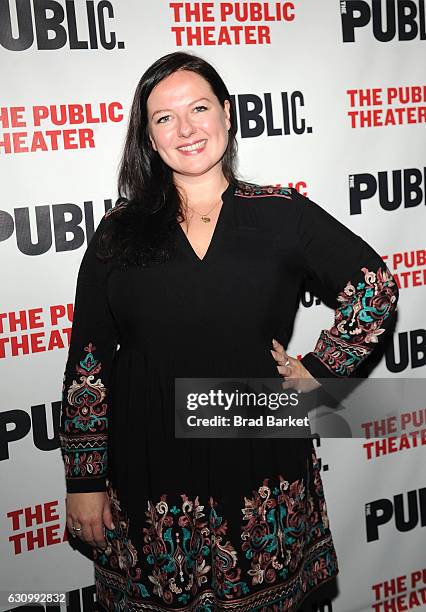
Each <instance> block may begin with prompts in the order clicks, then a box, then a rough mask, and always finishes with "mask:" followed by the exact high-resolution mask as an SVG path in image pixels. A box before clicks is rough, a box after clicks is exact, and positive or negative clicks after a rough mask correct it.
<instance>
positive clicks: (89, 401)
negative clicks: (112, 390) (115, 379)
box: [60, 342, 108, 478]
mask: <svg viewBox="0 0 426 612" xmlns="http://www.w3.org/2000/svg"><path fill="white" fill-rule="evenodd" d="M84 350H85V352H86V353H87V354H86V356H85V358H84V359H82V360H81V361H80V362H79V363H78V364H77V365H76V372H77V374H79V376H78V380H73V381H72V383H71V384H70V386H69V387H68V389H65V378H66V375H64V384H63V388H62V393H63V402H64V405H65V407H64V415H65V418H64V423H63V430H62V432H61V434H60V439H61V448H62V453H63V457H64V463H65V473H66V476H67V478H70V477H85V476H87V477H91V476H99V475H104V474H105V473H106V468H107V429H108V422H107V417H106V413H107V404H106V403H105V402H104V399H105V395H106V389H105V386H104V384H103V383H102V381H101V379H100V378H97V379H95V376H96V374H99V372H100V371H101V369H102V364H101V363H100V362H99V361H97V360H96V359H95V357H94V354H93V353H94V351H95V350H96V347H95V346H94V345H93V344H92V343H91V342H89V344H88V345H87V346H85V347H84Z"/></svg>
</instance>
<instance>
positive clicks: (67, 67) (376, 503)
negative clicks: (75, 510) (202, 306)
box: [0, 0, 426, 612]
mask: <svg viewBox="0 0 426 612" xmlns="http://www.w3.org/2000/svg"><path fill="white" fill-rule="evenodd" d="M425 39H426V24H425V2H424V0H388V1H386V2H385V1H384V0H383V1H382V2H381V1H380V0H377V1H376V0H373V1H372V0H368V1H367V0H365V1H364V0H354V1H351V0H347V1H345V0H340V1H338V0H328V1H327V2H317V1H316V0H304V1H302V0H295V1H294V2H275V1H274V2H252V1H248V2H247V1H246V2H244V1H241V2H239V1H236V0H231V1H229V2H220V1H217V0H215V1H212V2H168V1H165V0H143V1H142V0H120V1H118V0H87V1H86V0H66V1H65V0H9V1H8V0H0V70H1V79H0V83H1V91H0V171H1V203H0V254H1V268H0V269H1V304H0V368H1V393H0V460H1V461H0V469H1V482H2V487H1V491H2V495H1V499H0V533H1V539H0V563H1V573H0V576H1V578H0V580H1V585H0V590H1V591H11V592H13V591H15V592H20V591H27V592H28V591H44V590H54V591H67V592H69V593H70V606H69V609H70V610H71V611H84V612H87V611H89V610H92V609H93V602H94V587H93V571H92V570H93V566H92V563H91V562H90V560H89V559H87V558H85V557H84V556H83V555H82V553H80V552H79V551H76V550H73V549H72V548H71V546H70V543H69V542H68V540H67V536H66V531H65V515H64V497H65V487H64V476H63V468H62V460H61V458H60V451H59V446H58V422H59V410H60V396H61V386H62V376H63V369H64V366H65V361H66V356H67V347H68V342H69V337H70V330H71V325H72V318H73V298H74V291H75V282H76V274H77V270H78V266H79V263H80V261H81V258H82V256H83V253H84V250H85V248H86V245H87V241H88V239H89V238H90V237H91V236H92V234H93V231H94V228H95V227H96V225H97V223H98V222H99V220H100V218H101V216H102V215H103V213H104V212H105V210H106V209H108V208H109V207H111V205H112V204H113V203H114V200H115V198H116V196H117V191H116V177H117V165H118V161H119V157H120V153H121V149H122V145H123V139H124V135H125V130H126V122H127V117H128V112H129V106H130V102H131V99H132V96H133V92H134V89H135V87H136V84H137V82H138V80H139V78H140V76H141V74H142V73H143V72H144V71H145V69H146V68H147V67H148V66H149V65H150V64H151V63H152V62H153V61H154V60H156V59H157V58H159V57H160V56H162V55H165V54H166V53H169V52H171V51H174V50H186V51H190V52H192V53H195V54H199V55H201V56H202V57H204V58H206V59H207V60H209V61H210V62H212V63H213V64H214V66H215V67H216V68H217V69H218V71H219V72H220V73H221V75H222V76H223V78H224V80H225V82H226V83H227V85H228V88H229V90H230V92H231V94H232V98H233V100H234V102H235V105H236V109H237V116H238V126H239V129H238V139H239V162H240V163H239V168H240V173H241V177H242V178H244V179H246V180H248V181H253V182H260V183H268V184H269V183H275V184H277V183H280V184H282V185H290V186H294V187H296V188H297V189H299V191H300V192H301V193H303V194H304V195H308V196H309V197H310V198H311V199H312V200H314V201H316V202H318V203H319V204H320V205H321V206H323V207H324V208H326V209H327V210H328V211H329V212H330V213H331V214H333V215H334V216H335V217H337V218H338V219H339V220H340V221H342V222H343V223H344V224H345V225H347V226H349V227H350V228H351V229H352V230H353V231H355V232H356V233H357V234H360V235H362V236H363V237H364V238H365V239H366V240H367V241H368V242H369V243H370V244H371V245H372V246H373V247H374V248H375V249H376V250H377V251H378V252H379V253H380V254H381V255H382V256H383V257H384V258H385V259H386V262H387V264H388V265H389V268H390V269H391V271H392V272H393V273H394V274H395V278H396V279H397V282H398V285H399V287H400V305H399V318H398V323H397V327H396V330H395V333H394V335H393V338H392V341H391V342H390V343H389V344H388V346H387V349H386V352H385V354H384V355H383V358H382V360H381V361H380V363H379V364H378V365H377V367H376V369H375V370H374V371H373V372H372V374H371V375H372V376H373V377H381V378H390V377H400V378H410V379H411V378H423V377H424V375H425V372H426V353H425V350H426V329H425V328H426V325H425V297H426V287H425V285H426V242H425V227H426V224H425V220H426V215H425V204H426V202H425V183H426V168H425V161H426V158H425V120H426V104H425V100H426V84H425V71H424V49H425ZM332 315H333V313H332V311H331V310H330V309H329V308H327V307H326V306H325V305H324V304H321V303H320V302H319V300H318V299H315V298H314V296H312V295H310V294H309V293H306V294H305V295H304V296H303V299H302V303H301V308H300V310H299V314H298V318H297V321H296V326H295V332H294V336H293V338H292V341H291V345H290V346H289V347H288V350H289V353H290V354H291V355H300V354H304V353H305V352H307V351H309V350H312V348H313V346H314V343H315V341H316V339H317V337H318V334H319V330H320V329H322V327H323V326H325V327H330V325H331V322H332ZM425 412H426V411H425V410H423V411H421V410H418V411H417V412H416V413H415V414H413V420H412V425H413V426H412V429H413V430H414V431H416V432H417V433H416V434H415V435H414V434H413V435H410V436H407V435H406V436H405V438H399V437H395V438H393V439H392V441H391V442H389V441H388V442H387V444H382V445H377V444H373V443H371V441H370V443H369V442H368V441H367V440H363V439H352V440H349V439H347V440H343V439H342V440H336V439H330V438H327V439H320V440H318V441H317V450H318V455H319V457H320V458H321V461H322V476H323V481H324V486H325V491H326V497H327V502H328V508H329V514H330V522H331V528H332V531H333V534H334V538H335V543H336V547H337V552H338V556H339V561H340V576H339V589H340V592H339V594H338V596H337V598H336V599H334V600H333V601H332V602H330V601H329V602H323V605H322V609H323V610H328V611H331V610H334V611H336V612H350V611H355V610H357V611H367V610H374V611H376V612H382V611H383V612H385V611H388V610H392V611H393V610H411V609H416V610H417V609H418V610H420V609H423V610H425V609H426V562H425V547H424V538H425V533H426V531H425V526H426V480H425V475H424V466H425V455H426V453H425V444H426V422H425V421H426V415H425ZM373 433H374V432H373ZM402 439H403V442H401V440H402ZM16 606H17V604H16V603H15V604H12V603H8V602H7V601H4V602H3V603H2V607H1V609H2V610H6V609H11V608H14V607H16Z"/></svg>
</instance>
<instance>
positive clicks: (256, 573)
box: [241, 475, 306, 585]
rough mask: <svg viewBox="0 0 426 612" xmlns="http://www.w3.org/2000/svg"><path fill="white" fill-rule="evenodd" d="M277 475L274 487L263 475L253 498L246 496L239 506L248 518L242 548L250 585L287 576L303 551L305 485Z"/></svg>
mask: <svg viewBox="0 0 426 612" xmlns="http://www.w3.org/2000/svg"><path fill="white" fill-rule="evenodd" d="M279 478H280V483H279V487H275V488H274V489H273V491H271V488H270V487H269V486H268V479H265V480H264V482H263V486H261V487H259V489H258V490H257V491H253V497H252V498H250V499H249V498H247V497H246V498H245V508H243V510H242V512H243V515H244V520H245V521H247V525H246V526H245V528H244V530H243V533H242V535H241V538H242V540H243V544H242V550H243V551H245V554H246V557H247V558H248V559H250V560H251V568H250V569H249V571H248V573H249V574H250V576H252V584H253V585H256V584H262V583H263V582H265V583H267V584H272V583H273V582H275V581H276V579H277V575H279V577H280V578H286V577H287V575H288V573H289V571H294V569H295V568H296V567H297V565H298V564H299V562H300V559H301V556H302V554H303V537H304V531H305V524H304V513H305V507H306V499H305V487H304V484H303V482H302V481H299V480H296V481H295V482H292V483H291V485H290V484H289V483H288V481H286V480H284V478H283V477H282V476H281V475H280V477H279Z"/></svg>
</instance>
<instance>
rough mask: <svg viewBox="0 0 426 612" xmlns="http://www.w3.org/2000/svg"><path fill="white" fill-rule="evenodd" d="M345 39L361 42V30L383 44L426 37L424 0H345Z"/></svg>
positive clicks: (343, 28) (342, 0)
mask: <svg viewBox="0 0 426 612" xmlns="http://www.w3.org/2000/svg"><path fill="white" fill-rule="evenodd" d="M340 16H341V20H342V37H343V42H345V43H346V42H348V43H353V42H355V41H356V40H357V41H359V38H360V32H362V30H363V29H364V30H368V32H369V33H371V35H372V36H373V37H374V38H375V39H376V40H377V41H378V42H381V43H387V42H390V41H394V40H395V39H396V40H398V41H410V40H426V17H425V1H424V0H417V1H416V0H404V2H401V1H400V0H387V1H386V2H382V1H381V0H369V1H367V0H356V2H354V1H353V0H341V1H340Z"/></svg>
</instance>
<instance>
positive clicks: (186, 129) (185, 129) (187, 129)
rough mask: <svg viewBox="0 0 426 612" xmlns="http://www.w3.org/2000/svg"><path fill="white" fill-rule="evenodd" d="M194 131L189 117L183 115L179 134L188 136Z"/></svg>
mask: <svg viewBox="0 0 426 612" xmlns="http://www.w3.org/2000/svg"><path fill="white" fill-rule="evenodd" d="M193 131H194V128H193V125H192V123H191V121H190V120H189V118H187V117H181V119H180V120H179V135H180V136H183V137H185V138H187V137H188V136H190V135H191V134H192V133H193Z"/></svg>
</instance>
